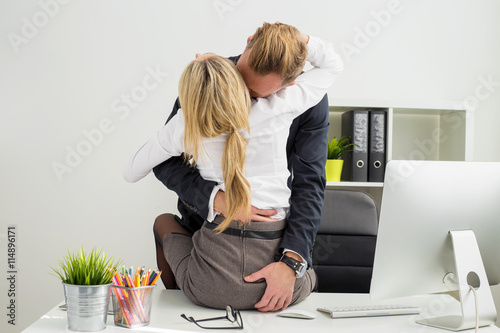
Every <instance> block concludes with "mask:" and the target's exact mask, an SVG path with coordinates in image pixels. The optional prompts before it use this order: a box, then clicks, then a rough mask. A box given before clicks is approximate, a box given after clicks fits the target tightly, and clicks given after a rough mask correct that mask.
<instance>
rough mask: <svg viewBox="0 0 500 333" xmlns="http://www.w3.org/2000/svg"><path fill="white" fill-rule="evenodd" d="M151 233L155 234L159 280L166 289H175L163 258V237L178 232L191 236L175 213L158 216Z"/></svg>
mask: <svg viewBox="0 0 500 333" xmlns="http://www.w3.org/2000/svg"><path fill="white" fill-rule="evenodd" d="M153 233H154V236H155V245H156V262H157V265H158V269H159V270H161V272H162V273H161V280H162V282H163V284H164V285H165V288H166V289H175V287H176V284H175V277H174V274H173V273H172V269H171V268H170V265H169V264H168V262H167V260H166V259H165V255H164V254H163V237H164V236H165V235H166V234H171V233H180V234H186V235H189V236H192V235H191V233H190V232H189V231H187V230H186V229H185V228H183V227H182V226H181V225H180V224H179V222H177V219H176V218H175V215H173V214H162V215H160V216H158V217H157V218H156V220H155V223H154V225H153Z"/></svg>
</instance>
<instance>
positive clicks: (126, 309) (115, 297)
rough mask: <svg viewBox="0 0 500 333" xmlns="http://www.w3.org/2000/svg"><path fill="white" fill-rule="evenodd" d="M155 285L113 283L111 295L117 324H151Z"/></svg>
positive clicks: (130, 325)
mask: <svg viewBox="0 0 500 333" xmlns="http://www.w3.org/2000/svg"><path fill="white" fill-rule="evenodd" d="M154 287H156V285H152V286H144V287H134V288H128V287H122V286H117V285H113V287H112V289H113V293H112V295H111V298H112V302H113V315H114V322H115V325H118V326H122V327H128V328H133V327H138V326H146V325H149V319H150V315H151V305H152V303H153V293H154Z"/></svg>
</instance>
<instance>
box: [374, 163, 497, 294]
mask: <svg viewBox="0 0 500 333" xmlns="http://www.w3.org/2000/svg"><path fill="white" fill-rule="evenodd" d="M452 230H472V231H473V233H474V235H475V238H476V240H477V245H478V246H477V247H479V251H480V255H481V258H482V261H483V265H484V270H485V271H486V275H487V280H488V281H481V283H482V285H483V286H484V285H485V284H486V285H487V284H488V283H489V284H490V285H494V284H498V283H500V163H499V162H452V161H390V162H388V163H387V168H386V175H385V181H384V189H383V194H382V203H381V209H380V222H379V230H378V236H377V245H376V250H375V261H374V267H373V276H372V282H371V288H370V295H371V297H372V298H373V299H382V298H396V297H402V296H409V295H422V294H429V293H437V292H448V291H450V285H448V284H445V283H443V279H444V277H445V276H446V275H447V273H450V272H451V273H456V272H455V270H456V269H455V259H454V248H453V243H452V240H451V237H450V235H449V231H452ZM455 246H456V245H455ZM467 246H468V245H467ZM455 252H456V251H455ZM466 253H468V252H467V249H466ZM458 260H460V258H459V259H458ZM488 289H489V288H488Z"/></svg>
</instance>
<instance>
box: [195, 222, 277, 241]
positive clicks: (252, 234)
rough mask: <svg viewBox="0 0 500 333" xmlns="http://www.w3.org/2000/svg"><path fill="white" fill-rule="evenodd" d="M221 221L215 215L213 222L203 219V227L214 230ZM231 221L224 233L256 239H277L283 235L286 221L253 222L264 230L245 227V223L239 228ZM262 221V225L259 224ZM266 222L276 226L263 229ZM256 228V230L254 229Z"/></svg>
mask: <svg viewBox="0 0 500 333" xmlns="http://www.w3.org/2000/svg"><path fill="white" fill-rule="evenodd" d="M222 221H223V218H219V217H217V218H216V219H215V221H214V222H212V223H210V222H208V221H205V222H204V223H203V227H204V228H207V229H210V230H214V229H215V228H217V226H218V225H219V224H220V222H222ZM234 222H235V221H232V222H231V226H230V227H228V228H226V229H225V230H224V231H222V233H223V234H225V235H230V236H238V237H243V238H257V239H277V238H281V237H283V233H284V232H285V227H286V222H285V220H281V221H277V222H254V225H255V224H256V223H258V225H259V226H262V227H264V228H263V229H264V230H258V229H259V228H249V229H246V228H245V224H243V225H242V227H241V228H234V227H233V226H236V225H237V224H235V223H234ZM261 223H262V225H261ZM268 223H273V224H274V225H275V226H277V228H273V230H265V229H267V228H266V227H268V226H270V225H269V224H268ZM254 229H257V230H254Z"/></svg>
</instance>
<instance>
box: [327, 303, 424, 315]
mask: <svg viewBox="0 0 500 333" xmlns="http://www.w3.org/2000/svg"><path fill="white" fill-rule="evenodd" d="M318 311H321V312H326V313H328V314H330V316H331V317H332V318H351V317H373V316H395V315H410V314H419V313H420V308H419V307H416V306H408V305H401V304H388V305H367V306H364V305H363V306H359V305H356V306H332V307H322V308H318Z"/></svg>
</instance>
